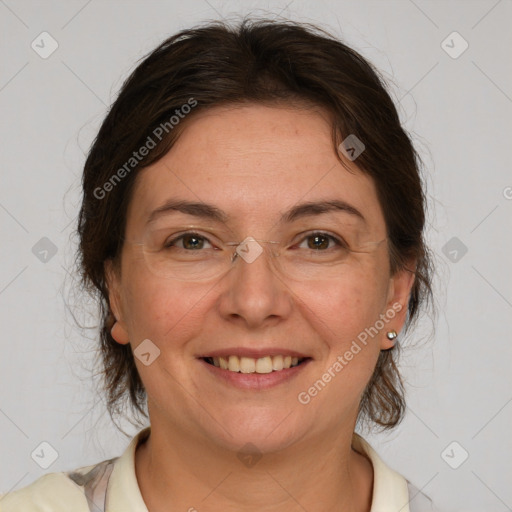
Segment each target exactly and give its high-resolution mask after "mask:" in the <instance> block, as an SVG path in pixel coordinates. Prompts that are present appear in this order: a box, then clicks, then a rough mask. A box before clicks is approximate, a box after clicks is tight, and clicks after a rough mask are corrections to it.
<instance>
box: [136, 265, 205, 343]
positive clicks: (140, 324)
mask: <svg viewBox="0 0 512 512" xmlns="http://www.w3.org/2000/svg"><path fill="white" fill-rule="evenodd" d="M207 291H208V290H205V288H204V287H202V288H201V287H199V286H194V285H193V284H189V283H187V284H185V283H176V282H175V283H170V282H169V283H165V282H163V281H162V280H161V279H158V278H155V277H154V276H152V275H147V274H144V275H142V274H141V275H140V276H138V277H135V278H132V279H131V280H130V284H129V289H128V290H127V294H126V306H127V313H128V315H127V316H128V326H129V327H128V328H129V331H130V335H131V338H130V339H131V340H134V341H135V345H136V344H137V343H138V342H140V341H142V340H144V339H146V338H149V339H150V340H151V341H153V342H154V343H155V344H157V345H159V346H161V345H162V344H163V343H164V340H168V339H173V340H176V345H177V344H179V340H178V338H177V337H178V336H179V338H183V339H187V337H189V336H190V335H191V334H193V333H194V332H195V330H199V329H200V328H201V322H200V317H201V316H204V314H203V315H201V314H200V309H201V303H202V301H203V299H204V298H205V295H206V294H207Z"/></svg>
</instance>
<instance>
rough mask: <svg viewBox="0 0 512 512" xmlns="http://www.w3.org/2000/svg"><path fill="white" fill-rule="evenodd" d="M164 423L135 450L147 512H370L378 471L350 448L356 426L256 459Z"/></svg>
mask: <svg viewBox="0 0 512 512" xmlns="http://www.w3.org/2000/svg"><path fill="white" fill-rule="evenodd" d="M159 427H160V425H155V424H153V426H152V431H151V434H150V436H149V438H148V439H147V441H146V442H145V443H143V444H139V446H138V448H137V450H136V454H135V468H136V475H137V480H138V482H139V487H140V489H141V493H142V497H143V499H144V501H145V503H146V505H147V507H148V510H149V512H160V511H162V512H163V511H166V512H169V511H171V512H173V511H178V510H186V511H189V512H194V511H196V510H197V511H201V510H206V509H207V510H209V511H211V512H217V511H219V512H220V511H222V512H231V511H233V512H234V511H244V512H256V511H258V512H260V511H265V512H274V511H279V512H295V511H297V512H299V511H304V510H307V511H308V512H324V511H325V510H333V511H336V510H340V511H341V510H342V511H344V512H349V511H350V512H369V511H370V507H371V499H372V489H373V468H372V466H371V462H370V461H369V460H368V459H367V458H366V457H365V456H363V455H361V454H359V453H357V452H356V451H354V450H353V449H352V448H351V440H352V429H347V430H345V431H343V430H341V431H340V432H337V433H336V435H335V436H329V435H325V433H324V434H323V435H322V436H318V438H311V437H309V438H308V439H307V440H306V439H305V440H303V441H299V442H297V443H295V444H294V445H292V446H289V447H287V448H285V449H283V450H280V451H279V452H272V453H265V454H255V455H253V457H252V458H250V457H244V456H243V455H242V454H240V453H237V452H236V451H230V450H226V449H224V448H221V447H216V446H212V443H211V441H210V442H208V441H207V440H206V439H201V438H198V437H194V436H193V435H191V434H190V432H180V431H176V430H171V431H169V430H165V429H163V428H159ZM169 504H172V508H171V509H170V508H169Z"/></svg>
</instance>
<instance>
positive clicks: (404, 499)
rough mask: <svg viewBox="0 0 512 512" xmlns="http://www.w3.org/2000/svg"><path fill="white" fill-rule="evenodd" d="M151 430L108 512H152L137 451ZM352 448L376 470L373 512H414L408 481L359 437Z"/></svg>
mask: <svg viewBox="0 0 512 512" xmlns="http://www.w3.org/2000/svg"><path fill="white" fill-rule="evenodd" d="M150 430H151V427H147V428H145V429H144V430H142V431H140V432H139V433H138V434H137V435H136V436H135V437H134V438H133V439H132V441H131V443H130V444H129V446H128V448H127V449H126V450H125V452H124V453H123V455H121V457H119V458H118V459H117V460H116V462H115V465H114V469H113V471H112V474H111V476H110V480H109V483H108V493H107V506H106V511H107V512H110V511H118V510H130V511H133V512H148V509H147V507H146V505H145V503H144V500H143V499H142V494H141V492H140V488H139V485H138V482H137V476H136V474H135V450H136V448H137V445H138V443H139V442H140V441H142V440H144V439H146V438H147V436H148V435H149V433H150ZM352 446H353V447H354V449H355V450H357V451H358V452H360V453H362V454H366V455H367V457H368V458H369V459H370V461H371V463H372V466H373V495H372V507H371V510H370V512H410V511H409V492H408V489H407V480H406V479H405V478H404V477H403V476H402V475H400V474H399V473H397V472H396V471H394V470H392V469H391V468H389V467H388V466H387V465H386V464H385V463H384V462H383V461H382V459H381V458H380V457H379V455H378V454H377V452H376V451H375V450H374V449H373V448H372V447H371V446H370V445H369V444H368V443H367V442H366V441H365V440H364V439H363V438H362V437H361V436H360V435H359V434H357V433H355V432H354V434H353V436H352Z"/></svg>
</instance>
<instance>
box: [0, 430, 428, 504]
mask: <svg viewBox="0 0 512 512" xmlns="http://www.w3.org/2000/svg"><path fill="white" fill-rule="evenodd" d="M149 433H150V427H148V428H146V429H144V430H142V431H141V432H139V433H138V434H137V435H136V436H135V437H134V438H133V439H132V441H131V443H130V444H129V446H128V448H127V449H126V450H125V452H124V453H123V455H121V456H120V457H116V458H114V459H110V460H105V461H103V462H100V463H98V464H95V465H92V466H85V467H82V468H79V469H76V470H75V471H69V472H62V473H50V474H47V475H44V476H42V477H40V478H39V479H38V480H36V481H35V482H33V483H32V484H30V485H28V486H26V487H23V488H22V489H19V490H17V491H13V492H10V493H8V494H5V495H2V496H0V512H148V509H147V507H146V505H145V503H144V500H143V498H142V494H141V492H140V488H139V485H138V482H137V477H136V473H135V450H136V448H137V445H138V444H139V443H140V442H142V441H144V440H145V439H146V438H147V437H148V435H149ZM352 446H353V447H354V449H355V450H356V451H358V452H360V453H362V454H365V455H366V456H367V457H368V459H369V460H370V461H371V463H372V466H373V497H372V506H371V510H370V512H435V509H434V507H433V505H432V502H431V500H430V499H429V498H427V497H426V496H425V495H424V494H422V493H420V492H419V491H418V490H417V489H416V488H415V487H414V486H413V485H412V484H411V483H410V482H408V481H407V480H406V479H405V478H404V477H403V476H402V475H400V474H399V473H397V472H396V471H394V470H393V469H391V468H390V467H388V466H387V465H386V464H385V463H384V462H383V461H382V459H381V458H380V457H379V456H378V454H377V453H376V452H375V450H374V449H373V448H372V447H371V446H370V445H369V444H368V443H367V442H366V441H365V440H364V439H363V438H362V437H361V436H360V435H358V434H356V433H354V434H353V436H352Z"/></svg>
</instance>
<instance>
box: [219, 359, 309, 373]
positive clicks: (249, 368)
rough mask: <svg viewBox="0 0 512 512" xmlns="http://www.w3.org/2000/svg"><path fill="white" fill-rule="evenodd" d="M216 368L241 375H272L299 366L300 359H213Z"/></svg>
mask: <svg viewBox="0 0 512 512" xmlns="http://www.w3.org/2000/svg"><path fill="white" fill-rule="evenodd" d="M211 360H213V364H214V366H217V367H220V368H222V369H223V370H229V371H231V372H241V373H271V372H272V371H280V370H283V369H285V368H290V367H292V366H297V365H298V363H299V358H298V357H292V356H265V357H260V358H259V359H254V358H252V357H240V358H239V357H238V356H229V357H227V358H226V357H212V358H211Z"/></svg>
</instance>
